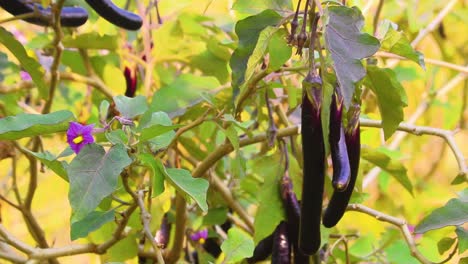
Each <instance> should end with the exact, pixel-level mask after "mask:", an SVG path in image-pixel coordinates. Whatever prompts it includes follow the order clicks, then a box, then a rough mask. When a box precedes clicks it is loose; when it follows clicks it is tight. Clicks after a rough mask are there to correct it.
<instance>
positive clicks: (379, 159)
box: [361, 146, 413, 195]
mask: <svg viewBox="0 0 468 264" xmlns="http://www.w3.org/2000/svg"><path fill="white" fill-rule="evenodd" d="M361 157H362V158H363V159H365V160H367V161H369V162H370V163H372V164H374V165H376V166H379V167H380V168H381V169H382V170H384V171H386V172H388V173H389V174H390V175H392V176H393V177H394V178H395V179H396V180H397V181H398V182H399V183H400V184H401V185H402V186H403V187H404V188H405V189H406V190H407V191H408V192H409V193H411V195H413V185H412V184H411V181H410V180H409V178H408V175H407V174H406V168H405V167H404V166H403V164H401V162H399V161H398V160H395V159H392V158H391V157H389V156H388V155H387V154H386V153H384V152H383V151H381V150H379V149H371V148H369V147H367V146H363V147H362V148H361Z"/></svg>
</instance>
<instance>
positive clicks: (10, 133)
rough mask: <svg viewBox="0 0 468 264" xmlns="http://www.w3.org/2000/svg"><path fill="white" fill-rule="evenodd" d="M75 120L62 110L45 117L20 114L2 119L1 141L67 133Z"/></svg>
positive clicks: (0, 128)
mask: <svg viewBox="0 0 468 264" xmlns="http://www.w3.org/2000/svg"><path fill="white" fill-rule="evenodd" d="M74 119H75V118H74V116H73V114H72V113H71V112H70V111H66V110H62V111H58V112H53V113H50V114H45V115H35V114H19V115H16V116H7V117H5V118H1V119H0V140H5V139H7V140H15V139H20V138H24V137H34V136H39V135H46V134H51V133H56V132H62V131H66V130H67V129H68V126H69V124H68V123H69V122H70V121H73V120H74Z"/></svg>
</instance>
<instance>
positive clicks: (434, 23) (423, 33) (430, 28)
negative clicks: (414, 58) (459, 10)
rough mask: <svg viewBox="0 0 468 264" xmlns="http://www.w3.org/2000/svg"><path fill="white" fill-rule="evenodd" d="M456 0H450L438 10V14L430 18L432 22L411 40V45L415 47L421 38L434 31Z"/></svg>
mask: <svg viewBox="0 0 468 264" xmlns="http://www.w3.org/2000/svg"><path fill="white" fill-rule="evenodd" d="M457 2H458V1H457V0H451V1H450V2H448V3H447V4H446V5H445V7H444V8H443V9H442V10H441V11H440V12H439V14H438V15H437V16H436V17H435V18H434V20H432V22H431V23H430V24H429V25H427V26H426V27H425V28H424V29H422V30H420V31H419V34H418V35H417V36H416V38H415V39H414V40H413V41H412V42H411V46H413V47H416V46H417V45H418V44H419V42H421V40H423V39H424V37H426V36H427V35H428V34H429V33H431V32H432V31H434V30H435V29H436V28H437V27H438V26H439V24H440V23H441V22H442V20H443V19H444V17H445V16H447V15H448V13H449V12H450V11H451V10H452V8H453V7H454V6H455V4H456V3H457Z"/></svg>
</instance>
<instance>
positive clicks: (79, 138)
mask: <svg viewBox="0 0 468 264" xmlns="http://www.w3.org/2000/svg"><path fill="white" fill-rule="evenodd" d="M81 142H83V136H82V135H79V136H77V137H76V138H74V139H73V143H75V144H80V143H81Z"/></svg>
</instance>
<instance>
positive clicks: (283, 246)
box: [271, 221, 291, 264]
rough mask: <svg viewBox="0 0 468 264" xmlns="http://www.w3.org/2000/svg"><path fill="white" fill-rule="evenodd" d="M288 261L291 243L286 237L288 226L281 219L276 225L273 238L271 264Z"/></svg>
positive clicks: (280, 263)
mask: <svg viewBox="0 0 468 264" xmlns="http://www.w3.org/2000/svg"><path fill="white" fill-rule="evenodd" d="M289 263H291V245H290V243H289V239H288V227H287V224H286V222H284V221H281V223H279V225H278V226H277V227H276V230H275V235H274V238H273V249H272V253H271V264H289Z"/></svg>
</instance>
